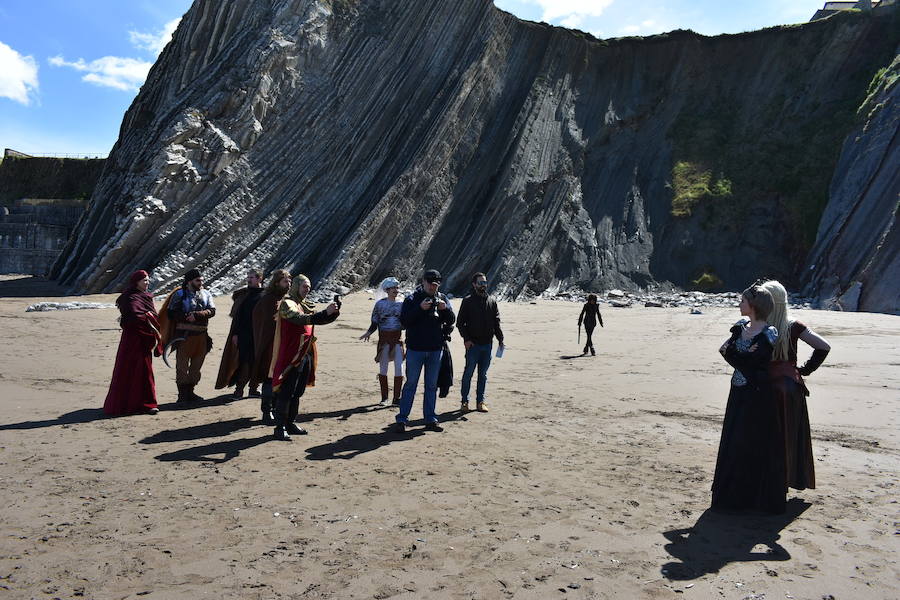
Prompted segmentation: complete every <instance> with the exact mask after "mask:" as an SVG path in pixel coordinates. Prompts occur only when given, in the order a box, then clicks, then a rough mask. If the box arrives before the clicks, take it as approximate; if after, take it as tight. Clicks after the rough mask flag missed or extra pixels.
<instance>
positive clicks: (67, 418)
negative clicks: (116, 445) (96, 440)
mask: <svg viewBox="0 0 900 600" xmlns="http://www.w3.org/2000/svg"><path fill="white" fill-rule="evenodd" d="M111 418H113V417H109V416H107V415H106V414H104V413H103V409H102V408H81V409H79V410H73V411H72V412H68V413H66V414H64V415H59V416H58V417H56V418H55V419H45V420H43V421H22V422H21V423H7V424H5V425H0V431H5V430H9V429H41V428H43V427H55V426H57V425H75V424H76V423H90V422H91V421H99V420H101V419H111Z"/></svg>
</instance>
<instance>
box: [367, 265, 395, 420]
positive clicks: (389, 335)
mask: <svg viewBox="0 0 900 600" xmlns="http://www.w3.org/2000/svg"><path fill="white" fill-rule="evenodd" d="M399 289H400V282H399V281H397V279H395V278H394V277H388V278H386V279H385V280H384V281H382V282H381V285H379V286H378V292H377V293H376V295H375V306H374V307H372V324H371V325H370V326H369V329H368V330H366V332H365V333H364V334H362V335H361V336H360V337H359V339H361V340H365V341H368V340H369V337H370V336H371V335H372V334H373V333H375V330H376V329H377V330H378V348H377V350H376V351H375V362H377V363H379V371H378V384H379V387H380V388H381V406H389V405H390V404H391V403H392V401H393V404H400V391H401V389H402V387H403V342H402V341H401V340H400V337H401V335H402V333H403V324H402V323H400V308H401V307H402V305H403V303H402V302H398V301H397V294H398V292H399ZM391 361H394V396H393V399H392V398H391V397H390V396H389V395H388V378H387V373H388V365H389V364H390V362H391Z"/></svg>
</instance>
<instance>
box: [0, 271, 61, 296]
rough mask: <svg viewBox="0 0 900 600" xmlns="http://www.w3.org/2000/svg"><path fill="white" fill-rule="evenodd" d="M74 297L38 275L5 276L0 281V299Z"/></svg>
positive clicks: (59, 286) (53, 282)
mask: <svg viewBox="0 0 900 600" xmlns="http://www.w3.org/2000/svg"><path fill="white" fill-rule="evenodd" d="M74 295H75V294H70V293H69V292H68V291H67V290H66V288H65V287H63V286H61V285H59V284H58V283H56V282H55V281H52V280H50V279H46V278H44V277H41V276H39V275H28V276H23V277H15V276H12V275H6V276H4V277H3V278H2V279H0V298H56V297H59V296H74Z"/></svg>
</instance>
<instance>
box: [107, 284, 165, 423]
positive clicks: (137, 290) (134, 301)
mask: <svg viewBox="0 0 900 600" xmlns="http://www.w3.org/2000/svg"><path fill="white" fill-rule="evenodd" d="M148 277H149V276H148V274H147V272H146V271H135V272H134V273H132V275H131V277H130V278H129V280H128V285H127V288H126V290H125V291H124V292H122V294H121V295H120V296H119V297H118V298H117V299H116V306H117V307H118V308H119V312H120V313H121V318H120V320H119V324H120V325H121V327H122V338H121V340H120V341H119V351H118V353H117V354H116V366H115V367H114V368H113V374H112V381H110V383H109V393H107V395H106V402H104V403H103V412H105V413H106V414H108V415H112V416H115V415H132V414H139V413H147V414H152V415H155V414H156V413H158V412H159V408H158V407H157V405H156V381H155V379H154V378H153V351H154V349H156V350H158V351H160V350H161V348H159V341H160V336H159V318H158V317H159V316H158V315H157V314H156V309H155V308H154V306H153V295H152V294H150V293H148V292H147V288H148V287H149V285H150V280H149V278H148Z"/></svg>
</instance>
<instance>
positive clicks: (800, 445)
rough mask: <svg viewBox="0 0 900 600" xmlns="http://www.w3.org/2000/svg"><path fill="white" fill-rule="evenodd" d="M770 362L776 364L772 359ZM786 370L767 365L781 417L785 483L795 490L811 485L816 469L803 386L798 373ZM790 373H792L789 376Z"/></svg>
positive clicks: (809, 487) (811, 487)
mask: <svg viewBox="0 0 900 600" xmlns="http://www.w3.org/2000/svg"><path fill="white" fill-rule="evenodd" d="M772 364H773V366H780V365H779V364H778V363H774V362H773V363H772ZM790 370H792V371H793V372H794V373H788V372H787V371H789V369H787V368H786V367H782V368H781V369H778V370H777V371H776V370H775V369H772V368H770V374H771V375H772V391H773V392H774V394H775V402H776V404H777V405H778V407H779V409H780V410H781V413H782V418H783V421H784V464H785V476H786V481H787V486H788V487H792V488H794V489H796V490H805V489H815V487H816V470H815V467H814V466H813V453H812V435H811V434H810V431H809V413H808V411H807V409H806V396H807V391H806V386H805V385H803V380H802V379H801V378H800V375H799V374H796V370H797V369H796V367H793V369H790ZM791 375H793V376H791Z"/></svg>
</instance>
